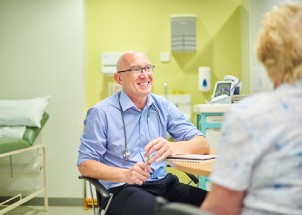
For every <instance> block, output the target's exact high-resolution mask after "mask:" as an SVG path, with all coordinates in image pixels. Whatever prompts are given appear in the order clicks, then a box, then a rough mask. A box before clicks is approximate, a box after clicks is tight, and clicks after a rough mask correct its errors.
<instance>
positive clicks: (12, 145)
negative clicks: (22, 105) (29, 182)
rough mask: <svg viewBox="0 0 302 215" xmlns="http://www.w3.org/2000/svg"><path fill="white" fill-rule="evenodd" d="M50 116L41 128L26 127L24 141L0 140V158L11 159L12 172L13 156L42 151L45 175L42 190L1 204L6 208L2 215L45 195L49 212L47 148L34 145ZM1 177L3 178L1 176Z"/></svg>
mask: <svg viewBox="0 0 302 215" xmlns="http://www.w3.org/2000/svg"><path fill="white" fill-rule="evenodd" d="M48 118H49V115H48V114H47V113H44V114H43V117H42V120H41V128H38V127H26V131H25V133H24V135H23V138H22V139H18V138H6V137H2V138H0V158H3V157H8V156H9V157H10V166H11V171H12V162H11V161H12V159H11V158H12V156H13V155H16V154H20V153H24V152H28V151H33V150H41V151H42V156H43V164H42V166H40V169H41V170H42V172H43V174H42V177H43V186H42V187H41V188H40V189H37V190H34V191H32V192H31V193H30V194H29V195H27V196H24V197H23V196H22V194H17V195H15V196H13V197H11V198H9V199H7V200H5V201H4V202H0V206H1V208H2V206H5V207H4V208H3V209H1V210H0V215H2V214H5V213H6V212H8V211H10V210H12V209H14V208H16V207H18V206H20V205H22V204H23V203H25V202H28V201H29V200H31V199H33V198H35V197H37V196H39V195H41V194H44V208H45V210H46V211H47V210H48V190H47V171H46V147H45V145H43V144H36V145H34V141H35V140H36V138H37V137H38V135H39V133H40V132H41V130H42V128H43V127H44V125H45V123H46V122H47V120H48ZM0 177H1V176H0Z"/></svg>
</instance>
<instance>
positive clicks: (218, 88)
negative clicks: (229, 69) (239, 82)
mask: <svg viewBox="0 0 302 215" xmlns="http://www.w3.org/2000/svg"><path fill="white" fill-rule="evenodd" d="M232 87H233V82H232V81H217V82H216V84H215V88H214V93H213V97H216V96H221V95H228V96H231V95H232V92H231V91H232V90H233V89H232Z"/></svg>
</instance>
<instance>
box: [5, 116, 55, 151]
mask: <svg viewBox="0 0 302 215" xmlns="http://www.w3.org/2000/svg"><path fill="white" fill-rule="evenodd" d="M48 118H49V115H48V113H44V114H43V117H42V119H41V128H38V127H26V130H25V132H24V135H23V138H22V139H18V138H10V137H1V138H0V154H2V153H6V152H10V151H14V150H17V149H23V148H27V147H30V146H32V145H33V144H34V142H35V140H36V139H37V137H38V135H39V133H40V132H41V130H42V129H43V127H44V125H45V123H46V122H47V120H48Z"/></svg>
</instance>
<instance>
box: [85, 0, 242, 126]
mask: <svg viewBox="0 0 302 215" xmlns="http://www.w3.org/2000/svg"><path fill="white" fill-rule="evenodd" d="M86 8H87V10H86V15H87V16H86V17H87V20H86V22H87V25H86V26H87V31H86V32H87V35H86V93H87V106H88V107H90V106H92V105H94V104H95V103H96V102H98V101H99V100H101V99H103V98H105V97H107V96H108V83H109V82H112V81H113V78H112V77H110V76H109V77H108V76H106V75H103V74H102V73H101V72H100V69H101V55H102V54H103V53H106V52H124V51H128V50H133V49H135V50H140V51H144V52H145V53H146V54H147V55H148V56H149V58H150V60H151V61H152V63H153V64H154V65H155V66H156V74H155V82H154V87H153V92H154V93H157V94H163V93H164V88H163V83H164V82H165V81H166V82H167V83H168V93H169V94H172V93H174V92H182V93H185V94H191V95H192V105H195V104H200V103H205V99H207V98H209V97H210V95H211V94H212V90H211V91H210V92H206V93H203V92H200V91H198V82H197V80H198V76H197V74H198V67H199V66H209V67H211V71H212V76H211V79H212V81H211V82H212V83H211V84H212V89H213V87H214V84H215V82H216V81H217V80H222V79H223V77H224V75H228V74H231V75H235V76H237V77H239V78H241V72H242V71H241V68H242V66H241V32H240V25H241V23H240V11H241V0H210V1H209V0H164V1H163V0H152V1H150V0H148V1H147V0H127V1H125V0H87V1H86ZM173 14H196V15H197V24H196V27H197V28H196V32H197V51H196V52H194V53H172V52H171V50H170V15H173ZM161 52H169V53H170V54H171V55H170V62H169V63H162V62H160V53H161ZM192 119H193V121H194V116H193V117H192Z"/></svg>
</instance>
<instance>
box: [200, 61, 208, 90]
mask: <svg viewBox="0 0 302 215" xmlns="http://www.w3.org/2000/svg"><path fill="white" fill-rule="evenodd" d="M198 89H199V90H200V91H201V92H208V91H210V90H211V69H210V67H207V66H201V67H198Z"/></svg>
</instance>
